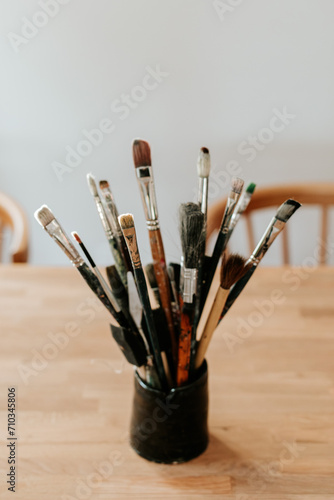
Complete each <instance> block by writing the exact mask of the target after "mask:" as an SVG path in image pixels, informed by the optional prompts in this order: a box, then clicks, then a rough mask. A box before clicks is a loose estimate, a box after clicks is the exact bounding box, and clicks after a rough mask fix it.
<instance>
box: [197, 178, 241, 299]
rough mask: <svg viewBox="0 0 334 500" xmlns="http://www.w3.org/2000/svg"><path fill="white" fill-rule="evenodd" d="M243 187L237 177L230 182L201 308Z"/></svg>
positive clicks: (226, 239)
mask: <svg viewBox="0 0 334 500" xmlns="http://www.w3.org/2000/svg"><path fill="white" fill-rule="evenodd" d="M243 185H244V181H243V180H242V179H239V178H238V177H233V179H232V182H231V190H230V193H229V195H228V197H227V202H226V207H225V212H224V216H223V219H222V223H221V226H220V229H219V233H218V237H217V240H216V243H215V247H214V249H213V253H212V257H211V259H210V265H209V268H208V270H207V272H206V276H205V286H204V292H203V296H202V299H201V302H202V307H203V305H204V302H205V300H206V297H207V295H208V293H209V290H210V286H211V283H212V280H213V277H214V274H215V271H216V268H217V265H218V262H219V259H220V257H221V255H222V253H223V252H224V250H225V248H226V245H227V241H228V228H229V225H230V221H231V218H232V214H233V211H234V209H235V207H236V204H237V203H238V201H239V198H240V195H241V191H242V188H243Z"/></svg>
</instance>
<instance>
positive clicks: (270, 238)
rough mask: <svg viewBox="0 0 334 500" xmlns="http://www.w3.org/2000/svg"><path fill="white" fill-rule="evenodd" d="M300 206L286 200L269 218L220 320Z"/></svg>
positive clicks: (296, 202)
mask: <svg viewBox="0 0 334 500" xmlns="http://www.w3.org/2000/svg"><path fill="white" fill-rule="evenodd" d="M300 206H301V204H300V203H298V201H295V200H287V201H285V202H284V203H283V204H282V205H281V206H280V207H279V209H278V210H277V212H276V215H275V217H273V218H272V219H271V221H270V223H269V225H268V227H267V229H266V230H265V232H264V234H263V236H262V238H261V239H260V241H259V243H258V244H257V246H256V248H255V250H254V252H253V253H252V255H251V256H250V258H249V259H248V261H247V264H249V265H250V266H251V267H250V268H249V269H248V271H247V272H246V273H245V275H244V276H243V277H242V278H241V279H240V280H239V281H237V283H236V284H235V285H234V287H233V288H232V290H231V291H230V293H229V296H228V298H227V301H226V304H225V307H224V310H223V312H222V314H221V317H220V321H221V319H222V318H223V317H224V316H225V314H226V313H227V311H228V310H229V309H230V307H231V306H232V304H233V303H234V301H235V300H236V299H237V298H238V297H239V295H240V293H241V292H242V290H243V289H244V288H245V286H246V284H247V283H248V281H249V280H250V278H251V277H252V275H253V273H254V271H255V270H256V268H257V266H258V265H259V263H260V262H261V260H262V258H263V257H264V255H265V254H266V252H267V250H268V249H269V248H270V246H271V245H272V243H273V242H274V241H275V239H276V238H277V236H278V235H279V233H280V232H281V231H282V230H283V229H284V227H285V224H286V223H287V222H288V220H289V219H290V217H291V216H292V215H293V214H294V213H295V212H296V210H297V209H298V208H299V207H300Z"/></svg>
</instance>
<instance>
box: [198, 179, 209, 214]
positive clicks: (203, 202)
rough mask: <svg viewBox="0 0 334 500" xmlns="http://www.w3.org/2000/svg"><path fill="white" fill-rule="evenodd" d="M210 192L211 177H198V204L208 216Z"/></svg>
mask: <svg viewBox="0 0 334 500" xmlns="http://www.w3.org/2000/svg"><path fill="white" fill-rule="evenodd" d="M208 192H209V178H208V177H199V178H198V204H199V206H200V209H201V212H202V214H204V215H205V216H206V214H207V211H208Z"/></svg>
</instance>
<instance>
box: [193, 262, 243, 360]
mask: <svg viewBox="0 0 334 500" xmlns="http://www.w3.org/2000/svg"><path fill="white" fill-rule="evenodd" d="M245 263H246V259H244V258H243V257H241V256H240V255H238V254H231V255H229V256H228V257H226V254H225V253H224V254H223V260H222V265H221V270H220V285H219V286H218V289H217V291H216V295H215V298H214V301H213V304H212V307H211V310H210V312H209V314H208V317H207V319H206V323H205V326H204V329H203V333H202V336H201V339H200V341H199V343H198V346H197V351H196V356H195V369H197V368H199V367H200V366H201V365H202V363H203V361H204V357H205V353H206V351H207V348H208V347H209V343H210V341H211V338H212V335H213V333H214V331H215V329H216V326H217V325H218V322H219V318H220V315H221V313H222V310H223V309H224V305H225V302H226V299H227V297H228V294H229V291H230V289H231V287H232V286H233V285H234V283H235V282H236V281H238V280H239V279H240V278H241V277H242V276H243V275H244V274H245V272H247V270H248V268H249V265H248V266H245Z"/></svg>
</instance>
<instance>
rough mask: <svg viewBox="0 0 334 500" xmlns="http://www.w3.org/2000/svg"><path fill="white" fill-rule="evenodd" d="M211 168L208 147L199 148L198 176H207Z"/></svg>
mask: <svg viewBox="0 0 334 500" xmlns="http://www.w3.org/2000/svg"><path fill="white" fill-rule="evenodd" d="M210 169H211V161H210V153H209V150H208V148H201V150H200V152H199V155H198V159H197V174H198V177H209V175H210Z"/></svg>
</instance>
